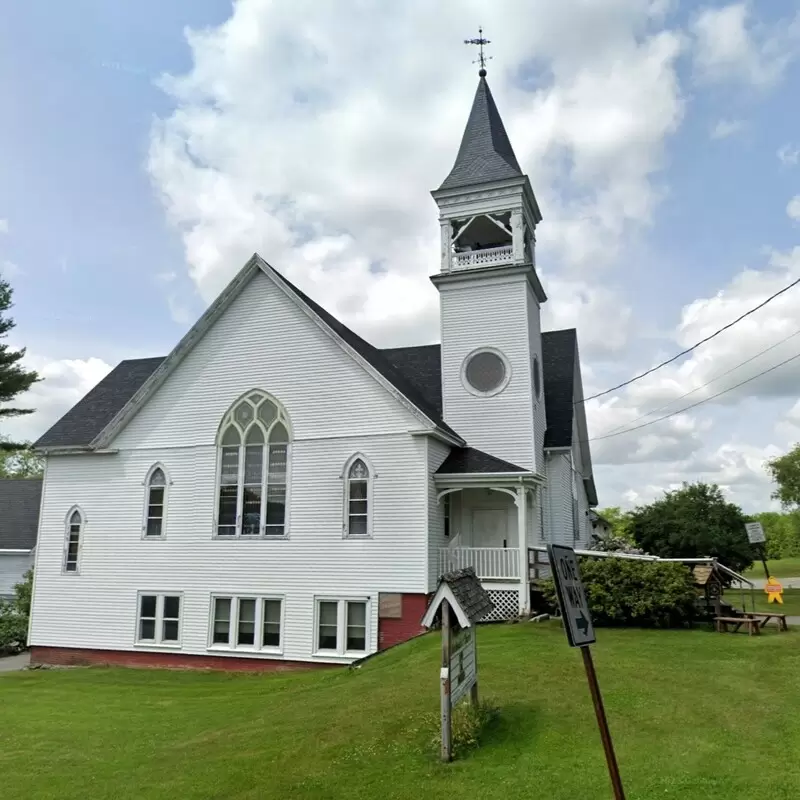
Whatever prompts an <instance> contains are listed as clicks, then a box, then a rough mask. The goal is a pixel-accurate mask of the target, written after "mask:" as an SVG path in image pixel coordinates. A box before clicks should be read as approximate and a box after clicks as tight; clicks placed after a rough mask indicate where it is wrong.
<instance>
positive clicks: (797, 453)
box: [598, 444, 800, 571]
mask: <svg viewBox="0 0 800 800" xmlns="http://www.w3.org/2000/svg"><path fill="white" fill-rule="evenodd" d="M766 468H767V471H768V472H769V474H770V476H771V477H772V479H773V481H774V482H775V486H776V488H775V491H774V492H773V494H772V497H773V498H774V499H776V500H779V501H780V503H781V506H782V508H783V510H782V511H764V512H761V513H759V514H751V515H747V514H745V513H744V512H743V511H742V509H741V508H740V507H739V506H738V505H736V504H735V503H731V502H728V501H727V500H726V499H725V495H724V494H723V492H722V490H721V489H720V487H719V486H717V485H716V484H708V483H703V482H697V483H685V484H684V485H683V486H682V487H681V488H680V489H676V490H674V491H671V492H665V493H664V496H663V497H662V498H660V499H658V500H656V501H655V502H653V503H650V504H649V505H642V506H638V507H637V508H635V509H633V510H631V511H625V510H623V509H621V508H620V507H619V506H611V507H609V508H604V509H600V510H599V511H598V514H599V515H600V516H601V517H603V519H605V520H606V521H607V522H608V523H609V524H610V525H611V529H612V533H613V537H614V539H615V540H618V544H615V546H618V547H620V548H625V547H626V546H628V547H631V548H633V547H636V548H639V549H641V550H642V551H644V552H646V553H650V554H651V555H654V556H660V557H662V558H698V557H702V556H716V557H717V558H719V560H720V561H721V562H722V563H723V564H725V565H726V566H728V567H730V568H731V569H734V570H736V571H742V570H744V569H747V567H748V566H749V565H750V563H751V562H752V561H753V559H754V558H755V557H757V555H758V553H757V552H756V551H755V550H754V549H753V548H752V547H751V545H750V544H749V542H748V540H747V535H746V533H745V529H744V525H745V523H746V522H752V521H758V522H760V523H761V525H762V526H763V528H764V533H765V535H766V540H767V542H766V553H767V558H772V559H779V558H791V557H795V556H800V444H798V445H795V446H794V447H793V448H792V450H790V451H789V452H788V453H786V454H785V455H783V456H778V457H777V458H774V459H772V460H771V461H768V462H767V464H766ZM601 546H602V545H601Z"/></svg>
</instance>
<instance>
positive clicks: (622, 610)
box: [543, 558, 697, 627]
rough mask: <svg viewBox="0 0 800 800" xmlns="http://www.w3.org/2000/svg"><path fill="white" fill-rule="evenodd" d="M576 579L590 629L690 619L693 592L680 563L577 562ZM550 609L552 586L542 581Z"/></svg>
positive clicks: (675, 623) (662, 624) (666, 624)
mask: <svg viewBox="0 0 800 800" xmlns="http://www.w3.org/2000/svg"><path fill="white" fill-rule="evenodd" d="M580 568H581V578H582V579H583V584H584V586H585V587H586V595H587V600H588V602H589V611H590V612H591V615H592V620H593V621H594V623H595V625H637V626H642V627H677V626H680V625H683V624H684V623H686V622H688V621H689V620H691V619H692V617H693V616H694V613H695V612H694V609H695V599H696V597H697V592H696V590H695V588H694V584H693V579H692V573H691V572H690V571H689V569H688V568H687V567H685V566H684V565H683V564H678V563H671V562H664V561H636V560H628V559H622V558H583V559H581V565H580ZM543 589H544V594H545V597H546V599H547V600H548V602H549V603H550V604H551V605H552V606H553V607H554V608H555V607H556V606H557V605H558V603H557V600H556V594H555V587H554V586H553V582H552V581H544V582H543Z"/></svg>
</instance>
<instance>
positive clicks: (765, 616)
mask: <svg viewBox="0 0 800 800" xmlns="http://www.w3.org/2000/svg"><path fill="white" fill-rule="evenodd" d="M744 615H745V616H746V617H750V618H751V619H755V620H756V622H758V623H759V626H760V627H761V628H763V627H764V626H765V625H766V624H767V623H768V622H769V621H770V620H771V619H774V620H775V621H776V622H777V623H778V630H781V631H788V630H789V626H788V625H787V624H786V614H775V613H773V612H772V611H745V614H744Z"/></svg>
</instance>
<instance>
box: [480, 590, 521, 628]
mask: <svg viewBox="0 0 800 800" xmlns="http://www.w3.org/2000/svg"><path fill="white" fill-rule="evenodd" d="M488 594H489V597H490V598H491V599H492V602H493V603H494V611H492V613H491V614H489V615H488V616H486V617H484V619H483V621H484V622H502V621H503V620H507V619H512V618H514V617H518V616H519V592H516V591H514V590H509V589H489V590H488Z"/></svg>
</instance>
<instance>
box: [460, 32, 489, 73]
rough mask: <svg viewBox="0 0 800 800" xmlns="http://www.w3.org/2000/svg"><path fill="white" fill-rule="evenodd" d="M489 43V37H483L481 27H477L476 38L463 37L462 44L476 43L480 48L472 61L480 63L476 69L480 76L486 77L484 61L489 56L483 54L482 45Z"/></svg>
mask: <svg viewBox="0 0 800 800" xmlns="http://www.w3.org/2000/svg"><path fill="white" fill-rule="evenodd" d="M491 43H492V42H491V40H490V39H484V38H483V27H479V28H478V38H477V39H464V44H476V45H478V47H479V48H480V50H478V57H477V58H476V59H475V61H473V62H472V63H473V64H480V65H481V68H480V69H479V70H478V75H480V77H481V78H485V77H486V62H487V61H488V60H489V59H490V58H491V56H486V55H484V54H483V46H484V45H485V44H491Z"/></svg>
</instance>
